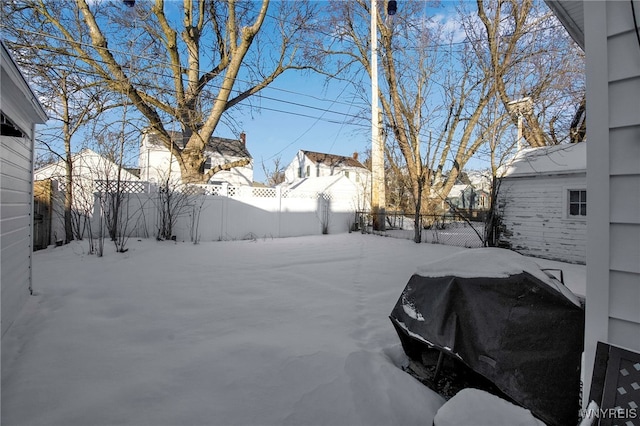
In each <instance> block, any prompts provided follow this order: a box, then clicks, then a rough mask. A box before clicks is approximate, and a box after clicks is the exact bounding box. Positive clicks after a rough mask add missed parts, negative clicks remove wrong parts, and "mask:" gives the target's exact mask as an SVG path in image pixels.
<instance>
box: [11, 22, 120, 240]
mask: <svg viewBox="0 0 640 426" xmlns="http://www.w3.org/2000/svg"><path fill="white" fill-rule="evenodd" d="M13 30H15V29H13ZM12 32H13V35H14V36H15V39H14V41H13V42H11V43H10V44H9V45H10V46H11V47H12V48H13V50H14V53H15V57H16V58H17V60H18V62H19V64H20V65H21V68H22V69H23V70H24V71H25V73H26V74H27V76H28V78H29V79H30V80H31V81H32V83H33V84H32V87H34V90H35V91H36V93H37V95H38V97H39V99H40V101H41V102H42V104H43V105H44V106H45V107H46V108H47V111H48V114H49V117H50V118H51V119H53V120H54V121H55V123H54V124H52V125H50V126H49V127H48V128H46V129H45V130H44V131H42V132H41V134H40V137H39V138H38V144H39V145H40V147H41V148H42V147H43V148H44V150H45V152H46V154H45V155H48V156H49V158H50V159H51V160H54V159H55V160H58V159H61V160H63V161H64V165H65V171H64V175H63V176H61V178H62V184H63V185H62V186H63V188H64V231H65V238H64V241H65V243H68V242H69V241H71V240H73V238H74V233H73V224H72V205H73V182H72V179H73V162H72V154H73V150H74V147H73V140H74V138H75V136H76V135H77V134H79V133H80V132H81V131H82V130H83V129H86V128H87V127H88V126H89V125H90V124H91V123H93V122H94V121H95V120H96V119H97V118H98V117H99V116H100V115H101V114H102V113H104V112H105V111H107V110H108V109H111V108H114V107H116V106H117V105H116V104H114V103H113V102H110V101H109V98H108V96H107V94H106V93H105V90H104V87H101V86H100V85H98V84H96V83H95V81H92V80H90V79H84V78H82V77H80V76H78V75H77V74H76V72H75V71H74V69H75V68H76V65H75V64H74V60H73V58H65V57H61V58H60V57H58V58H53V57H51V56H49V55H43V54H42V52H41V51H39V50H38V49H36V48H33V47H32V45H31V44H30V43H31V42H30V41H29V40H26V38H28V37H27V35H25V34H24V33H21V32H19V31H12ZM36 39H38V37H36ZM60 140H61V141H62V143H63V146H62V147H59V146H56V145H57V142H58V141H60ZM55 160H54V161H55Z"/></svg>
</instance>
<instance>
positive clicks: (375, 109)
mask: <svg viewBox="0 0 640 426" xmlns="http://www.w3.org/2000/svg"><path fill="white" fill-rule="evenodd" d="M377 19H378V7H377V1H376V0H371V214H372V215H373V230H374V231H384V230H385V204H386V201H385V198H386V197H385V188H384V146H383V142H382V137H381V131H380V129H381V126H380V122H381V121H382V120H381V119H380V109H379V105H378V104H379V98H378V23H377Z"/></svg>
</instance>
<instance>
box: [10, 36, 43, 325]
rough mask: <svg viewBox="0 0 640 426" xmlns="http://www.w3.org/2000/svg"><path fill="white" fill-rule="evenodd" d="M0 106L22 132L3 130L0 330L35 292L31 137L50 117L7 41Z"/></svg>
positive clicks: (11, 321)
mask: <svg viewBox="0 0 640 426" xmlns="http://www.w3.org/2000/svg"><path fill="white" fill-rule="evenodd" d="M0 109H1V110H2V113H3V114H5V116H7V117H8V118H9V119H10V120H11V121H12V122H13V123H15V124H16V125H17V126H18V127H19V128H20V130H22V132H23V133H24V134H25V135H24V137H11V136H2V135H0V289H1V294H0V299H1V302H0V303H1V305H0V317H1V318H0V329H1V333H2V334H1V335H2V336H4V334H5V332H6V331H7V330H8V329H9V327H10V326H11V324H12V323H13V321H14V320H15V318H16V316H17V315H18V313H19V312H20V310H21V309H22V306H23V305H24V303H25V302H26V300H27V298H28V297H29V294H30V292H31V258H32V253H33V141H34V135H35V125H36V123H44V122H46V120H47V116H46V114H45V112H44V110H43V109H42V106H41V105H40V104H39V103H38V101H37V99H36V97H35V96H34V94H33V92H31V90H30V88H29V86H28V84H27V82H26V80H25V79H24V77H23V76H22V74H21V73H20V71H19V69H18V67H17V66H16V64H15V62H13V59H12V58H11V56H10V55H9V51H8V50H7V49H6V47H5V45H4V44H3V43H0Z"/></svg>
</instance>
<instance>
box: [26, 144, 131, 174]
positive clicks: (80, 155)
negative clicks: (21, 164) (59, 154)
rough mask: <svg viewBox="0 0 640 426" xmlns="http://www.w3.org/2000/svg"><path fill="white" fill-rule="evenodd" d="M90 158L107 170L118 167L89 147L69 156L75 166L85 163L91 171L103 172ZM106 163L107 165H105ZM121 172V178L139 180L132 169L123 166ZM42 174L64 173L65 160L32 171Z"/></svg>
mask: <svg viewBox="0 0 640 426" xmlns="http://www.w3.org/2000/svg"><path fill="white" fill-rule="evenodd" d="M90 158H94V159H95V160H96V161H98V162H100V161H102V162H103V163H99V164H102V165H103V167H102V168H103V169H104V168H105V167H108V169H107V170H117V168H118V165H117V164H116V163H114V162H113V161H111V160H109V159H108V158H106V157H104V156H102V155H100V154H98V153H97V152H95V151H94V150H92V149H90V148H83V149H82V150H81V151H80V152H77V153H75V154H73V155H72V156H71V162H72V163H73V164H74V165H76V166H80V165H85V166H87V167H89V168H90V169H92V170H91V171H92V172H95V173H101V172H102V173H104V172H105V170H95V167H96V163H93V162H91V160H90ZM80 161H81V162H80ZM107 164H108V165H109V166H105V165H107ZM122 173H123V174H122V176H121V179H122V180H139V179H140V177H139V176H137V175H136V174H135V173H134V172H133V171H132V169H130V168H127V167H124V166H123V167H122ZM43 174H44V175H49V177H54V178H55V177H60V176H64V175H66V168H65V160H63V159H60V160H58V161H56V162H54V163H51V164H47V165H46V166H42V167H41V168H39V169H37V170H35V171H34V175H40V176H42V175H43ZM138 174H139V173H138ZM41 178H42V177H41Z"/></svg>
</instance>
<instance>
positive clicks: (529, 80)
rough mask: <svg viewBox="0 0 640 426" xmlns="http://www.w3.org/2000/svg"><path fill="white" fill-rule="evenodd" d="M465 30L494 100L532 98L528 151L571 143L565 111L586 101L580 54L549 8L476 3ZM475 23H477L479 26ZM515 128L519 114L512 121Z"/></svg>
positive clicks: (530, 0)
mask: <svg viewBox="0 0 640 426" xmlns="http://www.w3.org/2000/svg"><path fill="white" fill-rule="evenodd" d="M464 16H467V17H470V18H467V19H466V20H465V30H466V32H467V36H468V38H469V39H470V40H474V41H475V42H474V47H475V50H476V53H477V60H478V62H480V63H483V64H484V65H483V66H485V67H486V68H487V69H489V70H490V74H489V75H490V76H491V77H492V78H493V80H494V84H495V88H496V96H497V97H498V99H499V100H500V102H501V103H502V105H503V107H504V108H505V109H506V110H508V109H509V105H510V103H512V102H513V101H517V100H518V99H520V98H525V97H526V98H530V99H531V100H532V103H533V108H532V109H531V110H530V111H528V112H526V113H524V114H523V117H522V118H523V119H524V123H525V125H524V126H523V129H522V131H523V137H524V139H525V140H526V141H527V143H528V144H529V145H530V146H532V147H539V146H544V145H555V144H558V143H561V142H565V141H568V140H570V136H571V135H570V133H569V129H570V127H571V125H570V120H571V119H572V118H573V117H572V115H571V114H567V111H571V110H574V109H575V108H576V106H578V105H581V101H582V100H583V99H584V52H582V50H580V49H579V48H578V46H577V45H575V43H573V42H572V41H571V39H570V37H569V36H568V35H567V34H566V32H565V31H564V30H563V28H562V26H561V25H560V24H559V22H558V21H557V20H556V18H555V17H554V15H553V13H552V12H551V11H550V10H549V8H548V7H547V6H546V5H545V4H544V3H543V2H541V1H536V0H505V1H499V2H496V1H494V0H492V1H488V0H476V13H475V14H471V13H466V14H465V15H464ZM478 20H479V22H480V23H478ZM512 119H513V124H516V122H517V114H514V115H512Z"/></svg>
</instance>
